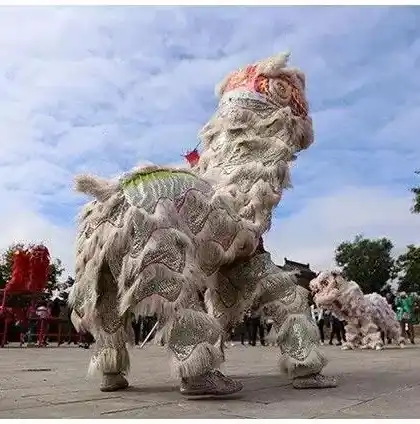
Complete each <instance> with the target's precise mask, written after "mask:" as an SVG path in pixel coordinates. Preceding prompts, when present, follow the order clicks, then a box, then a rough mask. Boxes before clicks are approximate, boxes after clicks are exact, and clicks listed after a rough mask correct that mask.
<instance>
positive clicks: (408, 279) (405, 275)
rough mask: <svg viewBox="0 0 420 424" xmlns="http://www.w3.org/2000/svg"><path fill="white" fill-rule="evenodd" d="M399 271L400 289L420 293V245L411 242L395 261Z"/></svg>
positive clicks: (396, 268)
mask: <svg viewBox="0 0 420 424" xmlns="http://www.w3.org/2000/svg"><path fill="white" fill-rule="evenodd" d="M395 270H396V272H397V273H398V276H399V278H398V290H399V291H405V292H407V293H411V292H415V293H420V247H417V246H414V245H413V244H410V245H409V246H407V251H406V252H405V253H403V254H402V255H400V256H399V257H398V259H397V261H396V263H395Z"/></svg>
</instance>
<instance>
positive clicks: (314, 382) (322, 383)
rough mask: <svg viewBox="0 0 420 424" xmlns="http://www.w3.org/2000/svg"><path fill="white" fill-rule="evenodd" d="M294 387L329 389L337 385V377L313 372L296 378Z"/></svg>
mask: <svg viewBox="0 0 420 424" xmlns="http://www.w3.org/2000/svg"><path fill="white" fill-rule="evenodd" d="M293 387H294V388H295V389H328V388H331V387H337V379H336V378H335V377H328V376H326V375H322V374H312V375H308V376H306V377H296V378H294V379H293Z"/></svg>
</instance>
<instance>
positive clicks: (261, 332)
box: [230, 291, 420, 346]
mask: <svg viewBox="0 0 420 424" xmlns="http://www.w3.org/2000/svg"><path fill="white" fill-rule="evenodd" d="M384 297H385V298H386V299H387V301H388V303H389V304H390V305H391V306H392V308H393V310H394V311H395V313H396V315H397V319H398V321H399V323H400V326H401V333H402V335H403V337H404V338H405V339H407V340H409V341H410V342H411V343H412V344H414V343H415V340H414V338H415V334H414V324H418V323H419V321H420V297H419V296H418V295H416V294H415V293H410V294H407V293H405V292H403V291H402V292H399V293H397V295H393V294H392V293H391V292H388V293H386V294H385V296H384ZM311 317H312V319H313V320H314V321H315V323H316V324H317V326H318V329H319V335H320V344H321V345H324V344H325V343H326V334H327V333H329V334H328V336H329V337H328V339H327V340H328V344H329V345H334V344H335V345H336V346H342V344H343V342H346V332H345V326H346V322H345V321H342V320H340V319H339V318H337V317H336V316H335V315H334V314H333V313H331V312H329V311H326V310H323V309H321V308H318V307H317V306H316V305H315V304H314V303H312V304H311ZM272 328H273V319H272V318H271V317H270V316H267V315H266V314H265V311H264V310H263V311H262V312H258V311H256V310H254V309H249V310H248V311H247V312H246V313H245V315H244V317H243V319H242V322H241V323H240V325H239V326H237V327H236V328H235V329H234V330H232V332H231V335H230V343H231V344H232V345H234V344H235V343H234V342H235V341H236V340H237V341H240V343H241V344H242V345H245V344H246V343H248V344H249V345H250V346H256V345H257V339H259V342H260V344H261V346H265V345H267V344H275V339H273V334H272V331H274V329H273V330H272ZM381 336H382V340H383V342H384V343H385V342H386V341H387V342H388V344H390V343H391V340H390V339H388V338H387V336H386V334H384V333H382V334H381Z"/></svg>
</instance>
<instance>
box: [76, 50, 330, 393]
mask: <svg viewBox="0 0 420 424" xmlns="http://www.w3.org/2000/svg"><path fill="white" fill-rule="evenodd" d="M287 58H288V55H279V56H275V57H272V58H269V59H267V60H264V61H261V62H258V63H257V64H254V65H251V66H248V67H247V68H245V69H242V70H240V71H238V72H235V73H232V74H231V75H229V76H228V77H227V79H226V80H225V81H224V82H222V84H220V85H219V87H218V89H217V94H218V96H219V98H220V101H219V106H218V109H217V112H216V113H215V115H214V116H213V117H212V119H211V120H210V121H209V122H208V123H207V124H206V125H205V127H204V128H203V130H202V131H201V134H200V136H201V138H202V141H203V148H204V151H203V154H202V156H201V159H200V161H199V162H198V164H197V166H195V167H194V168H193V169H192V170H190V171H188V170H184V169H182V170H181V169H173V168H165V167H157V166H152V167H143V168H138V169H135V170H133V171H131V172H130V173H128V174H126V175H123V176H122V177H121V178H120V179H118V180H116V181H107V180H103V179H100V178H98V177H95V176H89V175H87V176H86V175H84V176H79V177H77V179H76V189H77V190H78V191H79V192H82V193H85V194H87V195H89V196H91V197H93V198H94V200H93V201H92V202H90V203H89V204H87V205H86V206H85V207H84V208H83V210H82V213H81V215H80V225H79V229H78V237H77V258H76V284H75V286H74V289H73V291H72V293H71V296H70V303H71V305H72V306H73V318H72V319H73V322H74V324H75V325H76V326H78V328H80V329H84V330H87V331H90V332H91V333H92V334H93V335H94V336H95V338H96V352H95V354H94V355H93V357H92V360H91V364H90V371H91V372H92V373H93V372H95V371H99V372H100V373H101V374H103V375H106V376H107V380H106V383H104V384H105V386H107V385H108V387H120V386H121V388H123V386H124V387H125V386H126V384H125V383H124V381H125V380H124V379H121V378H120V377H118V379H116V380H115V381H114V382H113V383H112V376H113V375H123V374H125V373H126V372H127V371H128V368H129V356H128V352H127V347H126V345H127V342H129V339H130V337H129V327H130V325H129V321H130V315H131V314H132V313H135V314H154V313H156V314H157V315H158V318H159V340H160V341H163V342H164V344H165V345H166V346H167V347H168V348H169V350H170V352H171V353H172V361H173V362H172V370H173V371H174V373H175V374H176V375H177V376H178V377H180V378H181V379H182V382H183V383H182V391H183V392H185V393H188V392H189V389H188V387H190V388H192V387H196V386H197V385H198V386H200V387H201V386H202V385H203V384H204V385H205V384H208V385H209V392H210V391H211V393H216V392H218V394H227V391H229V390H230V391H231V390H233V389H232V388H233V387H236V388H237V389H238V390H239V388H238V387H239V386H238V385H235V384H233V383H232V384H228V383H227V382H226V381H225V380H223V378H226V377H223V378H222V377H220V375H221V374H220V373H214V372H213V371H214V370H215V369H217V368H218V367H219V365H220V364H221V362H222V361H223V360H224V355H223V349H222V345H223V338H224V336H225V334H226V331H227V330H228V329H229V328H230V327H231V326H233V325H234V324H235V323H236V322H237V321H238V319H240V317H241V316H242V314H243V312H244V309H245V308H246V307H248V306H249V305H250V304H251V303H258V304H259V305H260V306H261V307H262V306H263V305H268V307H269V308H271V309H272V310H273V313H274V314H275V316H276V319H275V321H276V323H275V325H276V327H277V330H278V331H279V344H280V347H281V353H282V355H281V369H282V370H284V371H285V372H287V373H288V374H289V375H290V376H291V377H293V378H295V377H296V378H298V377H301V378H307V379H306V380H305V381H303V383H302V384H301V383H299V384H300V386H299V388H306V387H326V386H328V385H329V384H328V382H327V380H326V379H324V380H323V381H322V382H321V380H322V376H321V377H317V378H314V375H317V374H318V373H319V372H320V371H321V369H322V368H323V367H324V366H325V364H326V360H325V357H324V356H323V354H322V353H321V352H320V351H319V349H318V347H317V343H318V333H317V330H316V328H315V326H314V325H313V324H312V323H311V321H310V319H309V314H308V312H307V306H308V305H307V292H306V291H305V290H303V289H302V288H300V287H298V286H297V285H296V284H295V277H294V276H293V275H291V274H288V273H285V272H283V271H281V270H279V268H277V267H276V266H275V265H274V264H273V263H272V261H271V259H270V255H269V254H268V253H265V252H264V251H263V250H261V249H259V248H258V246H259V245H260V239H261V236H262V235H263V234H264V233H265V232H266V231H267V230H268V229H269V227H270V223H271V214H272V210H273V208H274V207H275V206H276V205H277V204H278V202H279V201H280V198H281V195H282V191H283V189H285V188H287V187H288V186H289V185H290V182H289V163H290V161H292V160H294V159H295V155H296V153H298V152H299V151H300V150H302V149H305V148H307V147H308V146H309V145H310V144H311V143H312V141H313V133H312V123H311V119H310V117H309V115H308V107H307V103H306V99H305V94H304V90H305V79H304V76H303V74H302V73H301V72H300V71H298V70H296V69H292V68H288V67H286V62H287ZM203 299H204V301H203ZM110 376H111V377H110ZM197 379H199V380H197ZM218 379H219V380H218ZM109 381H111V382H109ZM215 381H219V383H220V385H219V386H217V384H216V383H215ZM108 382H109V383H108ZM326 382H327V383H326ZM112 384H114V385H112ZM215 384H216V386H215ZM210 386H211V387H212V388H211V389H210ZM215 387H216V388H215ZM227 387H229V389H227ZM223 388H225V389H223ZM191 390H192V389H191ZM224 390H225V392H224ZM235 390H236V389H235ZM192 391H193V390H192Z"/></svg>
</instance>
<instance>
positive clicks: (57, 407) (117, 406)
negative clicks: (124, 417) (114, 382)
mask: <svg viewBox="0 0 420 424" xmlns="http://www.w3.org/2000/svg"><path fill="white" fill-rule="evenodd" d="M157 405H158V403H157V402H145V401H141V400H137V401H132V400H127V399H124V398H118V397H110V398H102V399H89V397H87V398H86V399H84V400H83V399H80V400H78V401H68V402H57V403H55V404H49V403H46V402H39V403H38V405H37V406H32V407H28V408H20V409H19V410H3V409H2V408H0V418H14V417H15V418H34V419H36V418H100V417H101V415H102V414H109V413H113V412H114V411H118V410H121V409H135V408H141V407H147V408H150V407H155V406H157Z"/></svg>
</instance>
